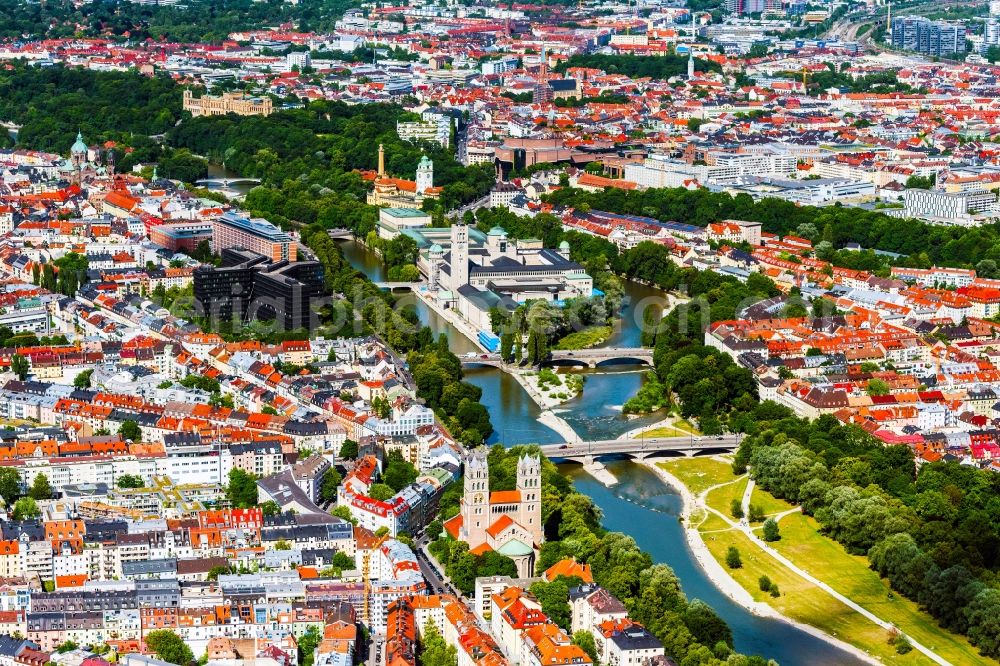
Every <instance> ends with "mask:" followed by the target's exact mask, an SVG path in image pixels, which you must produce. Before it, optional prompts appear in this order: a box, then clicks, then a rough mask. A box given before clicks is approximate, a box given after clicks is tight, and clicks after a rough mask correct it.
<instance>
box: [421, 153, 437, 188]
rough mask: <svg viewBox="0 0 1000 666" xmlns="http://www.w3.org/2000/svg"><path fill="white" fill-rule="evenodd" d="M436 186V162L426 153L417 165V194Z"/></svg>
mask: <svg viewBox="0 0 1000 666" xmlns="http://www.w3.org/2000/svg"><path fill="white" fill-rule="evenodd" d="M432 187H434V162H431V160H430V159H429V158H428V157H427V156H426V155H424V156H423V157H421V158H420V164H418V165H417V194H424V193H425V192H427V190H429V189H430V188H432Z"/></svg>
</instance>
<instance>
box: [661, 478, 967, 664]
mask: <svg viewBox="0 0 1000 666" xmlns="http://www.w3.org/2000/svg"><path fill="white" fill-rule="evenodd" d="M661 466H662V467H663V468H664V469H666V470H667V471H668V472H670V473H671V474H673V475H674V476H676V477H677V478H678V479H680V480H681V482H683V483H684V484H685V485H686V486H687V487H688V489H689V490H690V491H691V492H692V493H693V494H695V495H698V494H700V493H701V492H702V491H704V490H706V489H707V488H711V487H712V486H716V485H719V484H723V483H728V485H724V486H721V487H719V488H715V489H714V490H712V491H710V492H708V493H707V494H706V497H705V500H706V504H707V506H709V507H711V508H713V509H715V510H717V511H719V512H720V513H722V514H723V515H725V516H726V517H727V518H730V519H732V516H731V514H730V512H729V509H730V503H731V501H732V499H734V498H742V496H743V493H744V491H745V490H746V484H747V479H740V480H739V481H736V479H737V477H736V475H734V474H733V472H732V469H731V468H730V466H729V465H728V464H727V463H725V462H722V461H719V460H714V459H712V458H679V459H676V460H670V461H667V462H664V463H661ZM734 481H736V482H735V483H734ZM751 502H752V503H754V504H757V505H758V506H760V507H761V508H762V509H763V511H764V513H765V514H766V515H775V514H779V513H784V512H785V511H788V510H789V509H791V508H793V507H794V505H792V504H789V503H788V502H785V501H784V500H779V499H777V498H776V497H774V496H773V495H771V494H770V493H768V492H766V491H764V490H762V489H760V488H755V489H754V491H753V493H752V495H751ZM702 514H703V515H701V516H699V517H698V520H697V521H692V522H693V523H694V524H695V525H696V526H697V527H698V530H699V531H700V532H702V535H703V538H704V540H705V544H706V546H708V549H709V551H710V552H711V553H712V556H713V557H714V558H715V559H716V560H717V561H718V562H719V563H720V564H721V565H722V566H723V567H724V568H725V569H726V570H727V571H728V572H729V573H730V575H732V577H733V578H734V579H735V580H736V582H738V583H739V584H740V585H741V586H742V587H743V588H744V589H745V590H747V591H748V592H749V593H750V594H751V595H752V596H753V598H754V599H755V600H757V601H760V602H764V603H767V604H768V605H770V606H771V607H772V608H774V609H775V610H777V611H778V612H780V613H781V614H782V615H785V616H786V617H789V618H791V619H793V620H795V621H797V622H802V623H804V624H809V625H812V626H814V627H816V628H818V629H820V630H822V631H824V632H825V633H828V634H830V635H831V636H835V637H837V638H840V639H841V640H844V641H846V642H848V643H850V644H852V645H854V646H856V647H859V648H861V649H863V650H865V651H867V652H869V653H870V654H872V655H873V656H876V657H878V658H879V659H881V660H882V661H883V662H885V663H890V664H933V663H934V662H933V661H931V660H930V659H929V658H927V657H925V656H924V655H922V654H921V653H919V652H917V651H916V650H913V651H911V652H909V653H908V654H906V655H899V654H897V653H896V649H895V646H894V645H892V644H890V643H889V639H890V636H889V632H888V631H887V630H885V629H883V628H881V627H879V626H878V625H876V624H875V623H874V622H872V621H870V620H869V619H867V618H866V617H864V616H863V615H861V614H860V613H858V612H857V611H855V610H853V609H851V608H850V607H848V606H847V605H845V604H844V603H842V602H840V601H839V600H837V599H836V598H834V597H833V596H831V595H830V594H829V593H828V592H826V591H825V590H823V589H821V588H820V587H818V586H816V585H814V584H812V583H810V582H808V581H807V580H805V579H804V578H802V577H801V576H799V575H798V574H796V573H795V572H794V571H792V570H790V569H788V568H786V567H785V566H784V565H782V564H781V563H779V562H778V561H777V560H775V559H774V558H773V557H771V556H770V555H768V554H767V553H765V552H764V551H763V550H762V549H761V548H760V547H758V546H757V545H756V544H755V543H754V542H753V541H751V540H750V539H749V538H748V537H747V536H746V535H745V534H743V533H741V532H739V531H738V530H736V529H733V528H731V526H729V525H728V524H727V523H726V522H725V521H724V520H723V519H722V518H720V517H719V516H717V515H716V514H714V513H712V512H707V514H708V515H707V516H705V515H704V512H702ZM759 527H760V526H759V525H757V526H756V528H757V530H758V533H759ZM779 528H780V532H781V539H780V540H779V541H777V542H774V543H772V544H771V545H773V546H774V548H775V549H776V550H777V551H778V552H780V553H781V554H782V555H784V556H785V557H787V558H788V559H789V560H791V561H792V562H793V563H794V564H795V565H797V566H798V567H800V568H801V569H803V570H804V571H806V572H807V573H809V574H811V575H812V576H814V577H815V578H817V579H819V580H820V581H823V582H824V583H826V584H827V585H829V586H830V587H831V588H832V589H834V590H835V591H837V592H839V593H840V594H842V595H844V596H845V597H847V598H849V599H851V600H852V601H854V602H855V603H857V604H858V605H860V606H862V607H863V608H865V609H866V610H868V611H870V612H871V613H873V614H874V615H876V616H877V617H879V618H881V619H882V620H884V621H886V622H890V623H892V624H894V625H895V626H897V627H898V628H899V629H900V630H901V631H903V632H904V633H906V634H907V635H909V636H912V637H913V639H914V640H916V641H919V642H920V643H921V644H923V645H925V646H927V647H928V648H930V649H932V650H934V651H935V652H937V653H938V654H939V655H940V656H942V657H943V658H945V659H947V660H948V661H949V662H951V663H952V664H955V665H956V666H958V665H960V664H975V663H984V660H983V658H982V657H980V656H979V654H978V652H977V650H976V649H975V648H974V647H972V646H971V645H970V644H969V643H968V641H967V640H966V639H965V638H964V637H962V636H959V635H956V634H952V633H951V632H948V631H946V630H945V629H942V628H941V627H939V626H938V625H937V623H936V622H935V621H934V620H933V619H932V618H931V617H930V616H929V615H927V614H926V613H923V612H921V611H920V610H919V608H918V607H917V605H916V604H915V603H913V602H911V601H909V600H907V599H904V598H903V597H901V596H899V595H898V594H894V593H892V592H891V590H890V589H889V586H888V583H887V582H885V581H883V580H882V579H881V578H879V576H878V574H877V573H875V572H874V571H872V570H871V569H870V568H868V561H867V558H865V557H861V556H853V555H850V554H848V553H847V552H846V551H845V550H844V549H843V547H841V546H840V544H838V543H837V542H835V541H833V540H832V539H829V538H827V537H825V536H823V535H822V534H820V532H819V525H818V524H817V523H816V521H815V520H814V519H812V518H810V517H807V516H803V515H802V514H801V513H791V514H788V515H786V516H785V517H783V518H782V519H781V520H780V521H779ZM729 546H736V547H737V548H738V549H739V551H740V554H741V556H742V562H743V566H742V567H741V568H739V569H730V568H729V567H727V566H726V551H727V549H728V548H729ZM763 575H766V576H767V577H768V578H769V579H770V580H771V581H772V582H773V583H775V584H776V585H777V586H778V589H779V590H780V593H781V594H780V596H778V597H776V598H774V597H771V596H770V594H769V593H768V592H765V591H762V590H761V589H760V585H759V579H760V577H761V576H763Z"/></svg>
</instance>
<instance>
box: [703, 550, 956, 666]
mask: <svg viewBox="0 0 1000 666" xmlns="http://www.w3.org/2000/svg"><path fill="white" fill-rule="evenodd" d="M703 538H704V540H705V544H706V545H707V546H708V550H709V551H710V552H711V553H712V556H713V557H714V558H715V559H716V560H717V561H718V562H719V563H720V564H721V565H722V566H723V567H724V568H725V569H726V571H727V572H728V573H729V575H731V576H732V577H733V578H734V579H735V580H736V582H737V583H739V584H740V586H741V587H743V589H745V590H747V591H748V592H750V594H751V595H752V596H753V598H754V600H756V601H759V602H764V603H766V604H768V605H769V606H771V607H772V608H774V609H775V610H776V611H778V612H779V613H781V614H782V615H784V616H785V617H788V618H791V619H793V620H795V621H796V622H801V623H803V624H808V625H811V626H813V627H816V628H817V629H819V630H821V631H823V632H825V633H827V634H829V635H831V636H834V637H835V638H839V639H841V640H843V641H846V642H848V643H850V644H851V645H854V646H855V647H859V648H861V649H862V650H864V651H866V652H868V653H869V654H871V655H873V656H875V657H878V658H879V659H881V660H882V661H883V662H884V663H887V664H920V665H921V666H922V665H924V664H933V663H934V662H932V661H931V660H930V659H928V658H927V657H925V656H924V655H922V654H920V653H919V652H917V651H916V650H913V651H911V652H910V653H909V654H906V655H898V654H896V649H895V647H894V646H892V645H890V644H889V638H890V636H889V632H888V631H886V630H885V629H883V628H881V627H879V626H878V625H877V624H875V623H874V622H871V621H869V620H868V619H867V618H865V617H864V616H863V615H861V614H860V613H858V612H857V611H855V610H853V609H852V608H850V607H849V606H847V605H845V604H843V603H841V602H840V601H838V600H837V599H835V598H834V597H832V596H830V595H829V594H828V593H827V592H826V591H824V590H822V589H820V588H819V587H817V586H815V585H813V584H812V583H810V582H809V581H807V580H805V579H804V578H802V577H801V576H799V575H798V574H796V573H794V572H792V571H790V570H789V569H787V568H785V567H784V566H783V565H781V564H780V563H778V562H777V560H775V559H774V558H772V557H771V556H769V555H767V554H766V553H764V551H762V550H761V549H760V548H758V547H757V546H756V544H754V543H753V542H752V541H750V539H749V538H748V537H747V536H746V535H745V534H743V533H742V532H739V531H736V530H729V531H725V532H712V533H706V534H704V535H703ZM730 546H736V548H737V549H739V551H740V555H741V558H742V561H743V566H742V567H740V568H739V569H730V568H729V567H727V566H726V551H727V550H728V549H729V547H730ZM761 576H767V577H768V578H769V579H770V580H771V582H772V583H773V584H775V585H777V586H778V591H779V593H780V595H779V596H778V597H772V596H771V594H770V593H769V592H764V591H762V590H761V589H760V577H761ZM964 663H970V662H964Z"/></svg>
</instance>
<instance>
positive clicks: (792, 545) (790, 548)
mask: <svg viewBox="0 0 1000 666" xmlns="http://www.w3.org/2000/svg"><path fill="white" fill-rule="evenodd" d="M778 526H779V528H780V531H781V539H780V540H779V541H776V542H774V543H772V544H771V545H772V546H774V548H775V550H777V551H778V552H780V553H781V554H782V555H784V556H785V557H787V558H788V559H789V560H791V561H792V562H794V563H795V565H796V566H798V567H800V568H801V569H803V570H804V571H806V572H808V573H809V574H811V575H812V576H814V577H816V578H818V579H819V580H821V581H823V582H824V583H826V584H827V585H829V586H830V587H831V588H833V589H834V590H836V591H837V592H839V593H841V594H843V595H844V596H845V597H848V598H849V599H851V600H852V601H854V602H855V603H856V604H858V605H859V606H861V607H863V608H864V609H865V610H868V611H870V612H871V613H874V614H875V615H876V616H878V617H880V618H882V619H883V620H885V621H886V622H891V623H893V624H894V625H895V626H897V627H898V628H899V629H900V630H901V631H902V632H904V633H905V634H907V635H909V636H912V637H913V639H914V640H915V641H918V642H919V643H921V644H922V645H924V646H926V647H928V648H930V649H932V650H934V651H935V652H936V653H937V654H939V655H940V656H942V657H944V658H945V659H947V660H948V661H950V662H951V663H953V664H956V666H957V665H958V664H977V663H988V661H987V660H985V659H984V658H983V657H981V656H980V655H979V652H978V650H976V648H974V647H973V646H972V645H970V644H969V641H968V640H967V639H966V638H965V637H964V636H960V635H958V634H954V633H951V632H950V631H948V630H946V629H943V628H941V627H939V626H938V624H937V622H935V621H934V619H933V618H932V617H931V616H930V615H928V614H927V613H924V612H922V611H921V610H920V609H919V607H918V606H917V604H916V603H914V602H912V601H910V600H909V599H906V598H905V597H903V596H901V595H899V594H897V593H895V592H893V591H892V590H891V589H890V588H889V583H888V582H887V581H885V580H883V579H882V578H880V577H879V575H878V574H877V573H876V572H874V571H872V570H871V569H870V568H869V567H868V558H866V557H862V556H860V555H851V554H849V553H848V552H847V551H845V550H844V548H843V547H842V546H841V545H840V544H839V543H837V542H836V541H834V540H833V539H830V538H828V537H826V536H823V535H822V534H820V532H819V524H818V523H817V522H816V521H815V519H813V518H811V517H809V516H803V515H802V514H800V513H794V514H789V515H788V516H785V517H784V518H782V519H781V520H780V521H779V523H778Z"/></svg>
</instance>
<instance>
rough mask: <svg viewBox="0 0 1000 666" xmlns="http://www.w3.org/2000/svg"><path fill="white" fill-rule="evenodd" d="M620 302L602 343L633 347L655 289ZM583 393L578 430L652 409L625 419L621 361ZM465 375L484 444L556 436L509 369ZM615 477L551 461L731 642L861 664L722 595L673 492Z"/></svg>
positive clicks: (789, 665) (629, 473) (604, 430)
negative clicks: (700, 560) (610, 481)
mask: <svg viewBox="0 0 1000 666" xmlns="http://www.w3.org/2000/svg"><path fill="white" fill-rule="evenodd" d="M341 248H342V249H343V250H344V254H345V256H346V257H347V259H348V261H350V262H351V265H353V266H354V267H355V268H357V269H358V270H359V271H362V272H363V273H365V274H366V275H368V276H369V277H370V278H371V279H372V280H384V279H385V269H384V267H383V265H382V263H381V260H380V259H379V258H378V257H377V256H375V254H374V253H372V252H370V251H369V250H368V249H367V248H365V247H364V246H362V245H360V244H358V243H355V242H354V241H344V242H342V244H341ZM625 295H626V304H625V307H624V309H623V311H622V317H621V324H620V325H618V326H616V330H615V332H614V334H613V335H612V336H611V338H610V339H609V340H608V341H607V342H605V343H604V344H605V345H608V346H613V347H635V346H639V345H640V342H641V340H640V338H641V330H640V325H641V315H639V314H637V310H641V307H642V304H644V303H648V302H650V301H651V300H653V299H656V300H657V301H658V302H662V300H663V294H662V292H660V291H659V290H657V289H655V288H652V287H648V286H645V285H640V284H635V283H631V282H629V283H626V284H625ZM414 301H415V305H414V307H416V310H417V315H418V317H419V318H420V320H421V321H422V322H423V323H424V324H426V325H427V326H430V327H431V328H432V329H433V330H434V331H435V333H446V334H447V335H448V341H449V345H450V347H451V349H452V351H454V352H455V353H456V354H459V355H461V354H464V353H466V352H469V351H478V350H477V349H476V348H475V347H474V345H473V344H472V343H471V342H470V341H469V340H467V339H466V338H465V337H464V336H463V335H462V334H461V333H460V332H459V331H458V330H457V329H455V328H454V327H453V326H452V325H451V324H449V323H448V322H447V321H445V320H444V319H442V318H441V317H440V316H439V315H437V314H436V313H435V312H433V311H431V310H429V309H428V308H427V307H425V306H423V305H422V304H421V303H420V302H419V301H417V300H416V299H414ZM585 374H586V377H587V379H586V383H585V385H584V390H583V394H582V395H580V396H579V397H577V398H575V399H573V400H571V401H569V402H567V403H565V404H563V405H562V406H560V407H559V408H557V410H556V411H557V413H559V415H560V416H562V417H563V418H564V419H565V420H566V421H567V422H568V423H569V424H570V425H571V426H572V427H573V429H574V430H575V431H576V433H577V434H578V435H580V436H581V437H582V438H584V439H587V438H602V437H603V438H606V437H616V436H618V435H621V434H623V433H625V432H627V431H628V430H632V429H633V428H636V427H639V426H641V425H644V424H646V423H651V422H654V421H656V420H658V419H659V418H661V416H650V417H643V418H640V419H626V418H624V417H623V416H622V414H621V404H622V402H624V401H625V400H626V399H628V397H629V396H631V395H633V394H634V393H635V392H636V391H637V390H638V388H639V386H641V384H642V381H643V372H641V371H636V370H634V369H623V370H621V371H616V372H601V373H595V372H585ZM466 380H467V381H469V382H471V383H473V384H475V385H476V386H479V387H480V388H481V389H483V397H482V400H481V401H482V403H483V404H484V405H485V406H486V408H487V409H488V410H489V412H490V418H491V419H492V421H493V427H494V428H495V432H494V433H493V435H492V436H491V437H490V443H497V442H502V443H504V444H524V443H545V442H556V441H560V440H561V439H562V438H561V437H560V436H559V435H558V434H556V433H555V432H554V431H553V430H551V429H549V428H548V427H546V426H543V425H542V424H540V423H539V422H538V420H537V419H538V415H539V413H540V410H539V408H538V406H537V405H536V404H535V402H534V401H533V400H532V399H531V398H530V397H529V396H528V394H527V393H525V391H524V390H523V389H522V388H521V385H520V384H518V383H517V382H516V381H515V380H514V379H513V378H511V377H510V376H509V375H507V374H506V373H503V372H500V371H499V370H496V369H495V368H478V369H469V370H467V371H466ZM607 466H608V469H609V470H610V471H611V472H612V473H613V474H614V475H615V476H616V477H617V478H618V480H619V483H618V485H616V486H614V487H613V488H607V487H605V486H604V485H602V484H601V483H599V482H598V481H597V480H595V479H594V478H593V477H591V476H590V475H588V474H586V473H585V472H583V470H582V468H581V467H580V466H578V465H562V466H560V469H562V471H564V472H565V474H566V475H567V476H568V477H570V478H571V479H572V480H573V483H574V485H575V486H576V487H577V489H578V490H580V492H583V493H585V494H587V495H589V496H590V497H591V498H592V499H593V500H594V502H595V503H596V504H597V505H598V506H599V507H600V508H601V511H602V512H603V513H604V525H605V527H607V528H608V529H609V530H614V531H619V532H624V533H626V534H629V535H631V536H632V537H633V538H634V539H635V540H636V542H637V543H638V544H639V546H640V547H641V548H642V549H643V550H645V551H647V552H649V553H650V555H652V557H653V559H654V561H656V562H663V563H665V564H668V565H670V567H671V568H673V569H674V571H675V572H676V573H677V576H678V577H679V578H680V580H681V584H682V586H683V588H684V591H685V593H686V594H687V595H688V597H690V598H698V599H702V600H704V601H705V602H706V603H708V604H709V605H710V606H712V608H714V609H715V610H716V611H717V612H718V613H719V615H720V616H721V617H722V618H723V619H724V620H725V621H726V622H727V623H728V624H729V626H730V628H731V629H732V631H733V637H734V640H735V645H736V649H737V650H739V651H740V652H744V653H747V654H761V655H764V656H766V657H768V658H771V659H775V660H777V661H778V663H779V664H781V666H805V665H806V664H824V665H829V666H841V665H843V666H847V665H851V666H853V665H855V664H861V663H863V662H861V661H860V660H859V659H857V658H856V657H854V656H852V655H850V654H848V653H846V652H844V651H842V650H839V649H837V648H835V647H833V646H832V645H830V644H829V643H827V642H826V641H823V640H820V639H818V638H816V637H814V636H812V635H810V634H808V633H806V632H804V631H802V630H800V629H797V628H796V627H793V626H791V625H789V624H786V623H784V622H781V621H778V620H775V619H773V618H761V617H757V616H755V615H753V614H751V613H750V612H749V611H747V610H746V609H744V608H743V607H742V606H740V605H738V604H736V603H735V602H733V601H732V600H730V599H729V598H728V597H726V596H725V595H723V594H722V593H721V592H720V591H719V590H718V588H716V587H715V585H714V584H713V583H712V581H711V580H710V579H709V578H708V577H707V576H706V575H705V573H704V572H703V571H702V570H701V567H699V566H698V564H697V562H696V561H695V559H694V556H693V554H692V553H691V551H690V550H689V549H688V546H687V541H686V539H685V538H684V534H683V530H682V528H681V525H680V523H679V521H678V516H679V515H680V511H681V499H680V496H679V495H678V494H677V493H676V492H675V491H674V490H673V489H672V488H670V487H669V486H668V485H666V484H665V483H664V482H663V481H662V480H660V478H659V477H658V476H656V475H655V474H654V473H652V472H651V471H649V470H648V469H646V468H644V467H643V466H641V465H637V464H634V463H631V462H628V461H618V462H611V463H608V465H607Z"/></svg>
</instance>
